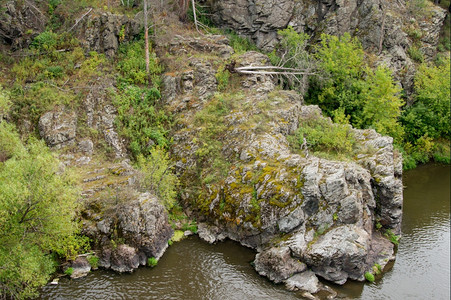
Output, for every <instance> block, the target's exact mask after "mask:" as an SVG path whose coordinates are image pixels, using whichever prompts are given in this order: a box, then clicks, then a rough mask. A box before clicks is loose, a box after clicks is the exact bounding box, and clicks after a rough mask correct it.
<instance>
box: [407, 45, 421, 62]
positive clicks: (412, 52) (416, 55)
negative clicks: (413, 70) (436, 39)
mask: <svg viewBox="0 0 451 300" xmlns="http://www.w3.org/2000/svg"><path fill="white" fill-rule="evenodd" d="M407 54H409V56H410V58H411V59H413V60H414V61H416V62H418V63H422V62H424V55H423V52H421V50H420V49H419V48H418V47H417V46H415V45H414V46H412V47H410V48H409V49H408V50H407Z"/></svg>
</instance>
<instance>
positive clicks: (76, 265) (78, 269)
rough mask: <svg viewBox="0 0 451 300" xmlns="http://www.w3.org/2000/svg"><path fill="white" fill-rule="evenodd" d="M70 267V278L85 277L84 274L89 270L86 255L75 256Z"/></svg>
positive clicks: (89, 266)
mask: <svg viewBox="0 0 451 300" xmlns="http://www.w3.org/2000/svg"><path fill="white" fill-rule="evenodd" d="M70 267H71V268H72V270H73V271H72V274H71V275H70V278H72V279H76V278H80V277H85V276H86V275H88V274H89V272H91V265H90V264H89V262H88V260H87V259H86V257H83V256H79V257H77V258H76V259H75V260H74V261H73V262H72V263H71V264H70Z"/></svg>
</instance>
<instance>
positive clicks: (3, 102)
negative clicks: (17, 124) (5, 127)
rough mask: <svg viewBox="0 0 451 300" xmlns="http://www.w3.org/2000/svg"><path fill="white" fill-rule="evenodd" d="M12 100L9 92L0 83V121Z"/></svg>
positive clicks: (6, 113) (9, 108)
mask: <svg viewBox="0 0 451 300" xmlns="http://www.w3.org/2000/svg"><path fill="white" fill-rule="evenodd" d="M11 106H12V102H11V98H10V96H9V93H8V92H7V91H5V90H4V89H3V87H2V86H1V85H0V122H1V121H2V119H3V118H4V117H6V116H7V115H8V114H9V111H10V110H11Z"/></svg>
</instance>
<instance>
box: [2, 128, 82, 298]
mask: <svg viewBox="0 0 451 300" xmlns="http://www.w3.org/2000/svg"><path fill="white" fill-rule="evenodd" d="M3 123H4V122H2V123H1V124H0V126H4V125H3ZM4 130H6V131H10V133H9V135H8V134H6V135H7V136H9V137H11V136H14V135H15V134H13V133H12V132H11V130H12V128H7V127H3V128H1V129H0V132H2V131H3V132H4ZM0 140H1V141H2V142H3V138H2V139H0ZM13 140H15V141H14V142H13V144H18V141H17V135H16V137H15V138H13ZM10 149H11V152H12V154H11V157H10V158H9V159H8V160H6V161H4V162H2V163H0V211H1V212H2V213H1V214H0V224H2V225H1V226H0V245H1V247H0V266H2V267H1V268H0V293H1V294H2V295H9V296H11V297H13V298H26V297H33V296H36V295H37V289H38V288H39V287H40V286H42V285H44V284H45V283H46V282H47V280H48V279H49V277H50V274H51V273H52V272H54V270H55V265H56V264H55V262H54V260H53V257H52V256H51V255H49V253H56V254H57V255H62V256H65V255H67V256H74V253H73V252H72V251H73V249H75V250H76V247H78V246H77V245H75V246H74V244H73V243H69V244H68V243H67V241H77V238H76V237H73V238H72V236H74V235H75V234H76V233H77V232H78V230H79V229H78V228H79V227H78V224H77V223H76V222H74V217H75V213H76V211H77V208H78V202H77V201H76V200H77V199H78V191H77V189H76V188H75V184H74V179H73V178H72V177H71V176H69V175H68V174H66V173H64V174H61V173H59V172H58V171H59V167H60V163H59V161H58V160H57V159H56V158H55V157H54V155H53V154H52V153H51V152H50V151H49V150H48V148H47V147H46V146H45V144H44V143H43V142H42V141H39V142H38V141H35V140H33V139H30V142H29V143H28V144H27V145H26V146H20V144H18V145H16V146H14V147H11V148H10ZM11 253H14V255H11Z"/></svg>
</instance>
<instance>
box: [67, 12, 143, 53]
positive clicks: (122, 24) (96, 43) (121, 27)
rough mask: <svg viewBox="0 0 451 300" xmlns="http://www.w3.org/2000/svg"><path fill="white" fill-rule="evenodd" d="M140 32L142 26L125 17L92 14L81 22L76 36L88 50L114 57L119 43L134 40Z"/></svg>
mask: <svg viewBox="0 0 451 300" xmlns="http://www.w3.org/2000/svg"><path fill="white" fill-rule="evenodd" d="M140 30H141V25H140V23H139V22H138V21H137V20H133V19H129V18H128V17H127V16H125V15H115V14H111V13H109V12H107V13H105V12H100V13H91V14H90V15H89V16H87V17H86V18H85V19H84V20H83V21H82V22H80V24H79V25H77V32H76V34H77V36H78V37H79V38H80V39H81V41H82V44H83V46H84V47H85V48H86V49H89V50H90V51H97V52H100V53H105V54H106V55H107V56H108V57H114V56H115V55H116V52H117V49H118V47H119V42H123V41H129V40H132V39H133V38H134V37H135V36H136V35H137V34H139V32H140Z"/></svg>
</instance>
